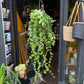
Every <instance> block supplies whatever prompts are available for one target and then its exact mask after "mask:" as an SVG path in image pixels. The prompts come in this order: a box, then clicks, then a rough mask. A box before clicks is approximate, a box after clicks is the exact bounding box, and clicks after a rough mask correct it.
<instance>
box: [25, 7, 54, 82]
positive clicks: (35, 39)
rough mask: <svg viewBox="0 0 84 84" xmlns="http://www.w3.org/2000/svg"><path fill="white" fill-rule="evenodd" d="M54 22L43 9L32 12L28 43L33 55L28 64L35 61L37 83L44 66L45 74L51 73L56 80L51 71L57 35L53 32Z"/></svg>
mask: <svg viewBox="0 0 84 84" xmlns="http://www.w3.org/2000/svg"><path fill="white" fill-rule="evenodd" d="M53 22H54V20H53V18H51V17H50V16H49V15H47V14H46V13H45V11H44V9H43V8H42V9H40V10H37V9H35V10H32V11H31V14H30V22H29V27H28V31H29V38H28V42H29V43H30V46H31V55H30V56H29V59H28V61H27V62H26V63H28V62H29V61H30V60H31V59H32V58H33V59H34V63H33V66H34V70H35V81H36V79H37V77H38V76H39V75H40V70H41V67H42V66H44V67H45V68H44V70H43V73H44V74H46V73H47V72H49V73H51V75H52V76H53V78H55V76H54V75H53V73H52V71H50V67H51V61H52V57H53V53H52V46H54V44H55V35H54V33H53V32H52V25H53ZM48 53H50V57H49V59H47V54H48ZM40 59H41V60H40Z"/></svg>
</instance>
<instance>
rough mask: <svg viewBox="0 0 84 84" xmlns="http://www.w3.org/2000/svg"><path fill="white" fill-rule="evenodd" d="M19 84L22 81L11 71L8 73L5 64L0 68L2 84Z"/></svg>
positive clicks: (0, 82) (0, 81)
mask: <svg viewBox="0 0 84 84" xmlns="http://www.w3.org/2000/svg"><path fill="white" fill-rule="evenodd" d="M17 82H18V83H19V84H21V83H20V81H19V79H18V76H17V75H16V74H15V73H14V72H13V71H12V70H11V71H10V73H9V74H8V73H7V66H5V64H4V63H3V64H2V65H1V67H0V84H17Z"/></svg>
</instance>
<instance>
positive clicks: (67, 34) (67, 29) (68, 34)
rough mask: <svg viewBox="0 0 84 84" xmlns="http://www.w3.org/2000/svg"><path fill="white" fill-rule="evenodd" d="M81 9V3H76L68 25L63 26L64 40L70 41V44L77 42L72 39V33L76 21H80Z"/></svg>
mask: <svg viewBox="0 0 84 84" xmlns="http://www.w3.org/2000/svg"><path fill="white" fill-rule="evenodd" d="M79 7H80V3H78V1H76V3H75V6H74V8H73V11H72V13H71V15H70V17H69V19H68V21H67V24H66V25H65V26H63V39H64V40H65V41H69V42H74V41H75V39H73V38H72V32H73V26H72V25H73V23H74V22H75V21H76V20H77V21H79Z"/></svg>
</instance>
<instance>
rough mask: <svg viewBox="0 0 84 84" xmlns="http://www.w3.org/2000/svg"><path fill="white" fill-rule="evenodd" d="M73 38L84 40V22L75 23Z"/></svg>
mask: <svg viewBox="0 0 84 84" xmlns="http://www.w3.org/2000/svg"><path fill="white" fill-rule="evenodd" d="M72 36H73V38H75V39H84V22H75V23H74V24H73V35H72Z"/></svg>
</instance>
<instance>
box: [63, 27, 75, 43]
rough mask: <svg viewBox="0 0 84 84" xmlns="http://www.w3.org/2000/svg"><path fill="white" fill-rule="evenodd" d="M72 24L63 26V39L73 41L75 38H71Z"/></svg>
mask: <svg viewBox="0 0 84 84" xmlns="http://www.w3.org/2000/svg"><path fill="white" fill-rule="evenodd" d="M72 30H73V27H72V26H63V39H64V40H65V41H69V42H74V41H75V39H73V38H72Z"/></svg>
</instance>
